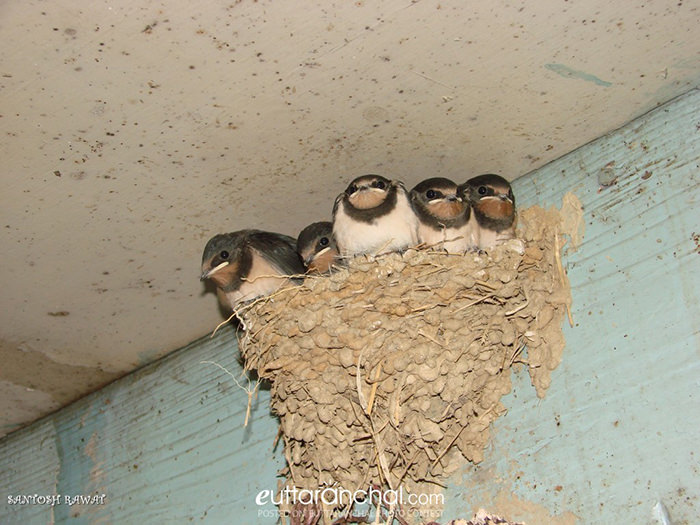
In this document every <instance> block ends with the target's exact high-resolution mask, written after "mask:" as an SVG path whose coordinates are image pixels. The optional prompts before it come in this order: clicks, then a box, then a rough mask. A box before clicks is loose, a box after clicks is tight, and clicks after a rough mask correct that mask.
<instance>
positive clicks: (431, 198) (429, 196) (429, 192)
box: [425, 190, 437, 200]
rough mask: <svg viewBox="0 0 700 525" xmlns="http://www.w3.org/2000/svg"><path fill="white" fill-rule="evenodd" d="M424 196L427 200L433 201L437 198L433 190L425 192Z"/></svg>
mask: <svg viewBox="0 0 700 525" xmlns="http://www.w3.org/2000/svg"><path fill="white" fill-rule="evenodd" d="M425 196H426V197H428V199H430V200H433V199H434V198H435V197H437V193H435V190H428V191H426V192H425Z"/></svg>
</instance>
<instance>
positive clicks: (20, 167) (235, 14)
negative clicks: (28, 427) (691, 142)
mask: <svg viewBox="0 0 700 525" xmlns="http://www.w3.org/2000/svg"><path fill="white" fill-rule="evenodd" d="M698 22H700V0H692V1H678V2H672V3H670V2H666V1H661V0H650V1H648V2H645V3H644V4H643V5H642V4H639V3H633V2H611V1H609V0H605V1H603V0H587V1H563V0H556V1H555V0H540V1H538V2H476V1H474V2H463V1H457V0H443V1H439V2H438V1H427V0H422V1H414V2H411V1H410V0H386V1H381V2H379V1H376V2H368V1H355V2H321V1H311V0H297V1H294V2H292V1H287V2H274V3H273V2H268V1H248V0H231V1H229V2H201V3H198V2H190V1H188V2H185V1H183V0H173V1H167V2H165V1H163V2H142V1H138V2H137V1H134V0H123V1H117V2H107V1H104V0H94V1H91V2H79V1H75V0H73V1H69V0H55V1H39V0H34V1H31V0H29V1H25V0H22V1H19V0H15V1H8V0H6V1H4V2H2V4H0V37H1V39H2V40H1V42H2V49H1V50H0V56H1V57H2V66H1V71H0V73H1V74H2V77H1V78H0V82H1V83H0V86H1V87H2V107H1V115H2V116H1V117H0V126H2V133H3V135H2V136H3V140H2V158H3V166H4V167H3V168H2V175H1V176H2V180H1V182H2V192H1V194H2V201H1V202H2V207H1V210H2V211H1V213H2V223H1V226H2V228H1V229H0V231H1V232H2V233H1V235H2V251H3V257H2V260H3V264H2V272H1V273H0V286H1V289H2V296H1V299H0V300H1V301H2V305H1V306H2V312H3V313H2V333H0V363H1V365H0V367H1V368H0V434H2V433H6V432H8V431H11V430H13V429H15V428H17V427H18V426H19V425H20V424H22V423H26V422H28V421H31V420H33V419H35V418H37V417H39V416H41V415H43V414H45V413H47V412H49V411H51V410H54V409H55V408H57V407H59V406H61V405H63V404H65V403H66V402H68V401H70V400H72V399H75V398H76V397H77V396H80V395H82V394H85V393H87V392H89V391H91V390H93V389H94V388H96V387H97V386H99V385H100V384H103V383H104V382H106V381H109V380H110V379H112V378H115V377H118V376H119V375H122V374H124V373H126V372H128V371H130V370H132V369H134V368H136V367H138V366H141V365H143V364H145V363H147V362H150V361H152V360H154V359H156V358H158V357H160V356H162V355H164V354H166V353H167V352H169V351H171V350H173V349H175V348H178V347H180V346H182V345H183V344H185V343H187V342H189V341H191V340H193V339H195V338H197V337H199V336H201V335H204V334H206V333H207V332H208V331H210V330H211V329H213V328H214V327H215V326H216V324H217V323H218V322H219V321H220V320H221V319H222V315H221V312H220V311H219V309H218V307H217V305H216V297H215V296H214V295H213V294H211V293H204V292H205V289H204V286H203V285H202V284H201V283H200V282H199V279H198V277H199V266H200V258H201V251H202V249H203V247H204V244H205V242H206V240H207V239H208V238H209V237H211V236H212V235H214V234H215V233H218V232H225V231H232V230H237V229H241V228H246V227H256V228H261V229H270V230H275V231H280V232H283V233H287V234H291V235H296V234H297V233H298V231H299V230H300V229H301V228H302V227H304V226H305V225H307V224H308V223H310V222H312V221H316V220H323V219H328V218H329V216H330V211H331V207H332V202H333V198H334V197H335V195H337V194H338V193H339V192H340V191H342V189H343V188H344V187H345V186H346V184H347V182H348V181H349V180H350V179H351V178H353V177H355V176H357V175H360V174H363V173H369V172H375V173H381V174H383V175H385V176H388V177H393V178H401V179H403V180H405V181H406V183H407V184H408V185H409V186H413V185H414V184H416V183H417V182H419V181H420V180H421V179H423V178H427V177H430V176H446V177H450V178H453V179H455V180H457V181H458V182H463V181H464V180H466V179H467V178H468V177H470V176H472V175H475V174H479V173H483V172H496V173H501V174H503V175H505V176H507V177H508V178H510V179H512V178H515V177H517V176H520V175H522V174H525V173H527V172H529V171H531V170H533V169H535V168H537V167H539V166H541V165H543V164H545V163H546V162H548V161H550V160H552V159H555V158H557V157H560V156H561V155H563V154H565V153H567V152H569V151H571V150H573V149H575V148H576V147H578V146H580V145H582V144H584V143H586V142H588V141H590V140H592V139H594V138H596V137H598V136H600V135H602V134H605V133H606V132H608V131H610V130H612V129H615V128H617V127H619V126H621V125H622V124H624V123H626V122H628V121H629V120H631V119H633V118H634V117H636V116H638V115H640V114H642V113H644V112H645V111H647V110H649V109H651V108H653V107H655V106H657V105H658V104H661V103H663V102H665V101H667V100H669V99H671V98H673V97H675V96H676V95H679V94H681V93H684V92H686V91H688V90H689V89H691V88H693V87H695V86H697V85H698V84H699V83H700V54H699V51H700V31H698Z"/></svg>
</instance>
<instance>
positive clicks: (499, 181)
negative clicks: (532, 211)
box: [460, 174, 515, 250]
mask: <svg viewBox="0 0 700 525" xmlns="http://www.w3.org/2000/svg"><path fill="white" fill-rule="evenodd" d="M460 191H461V192H462V194H463V195H464V197H465V198H466V199H467V200H468V201H469V203H470V204H471V207H472V212H473V213H474V217H475V218H476V224H477V228H476V230H477V235H476V237H477V239H478V246H479V248H480V249H482V250H483V249H486V248H491V247H493V246H496V245H498V244H503V243H504V242H505V241H507V240H508V239H512V238H513V237H515V196H514V195H513V190H512V188H511V187H510V183H509V182H508V181H507V180H506V179H504V178H503V177H501V176H499V175H493V174H486V175H479V176H478V177H474V178H472V179H469V180H468V181H467V182H465V183H464V184H462V185H461V186H460Z"/></svg>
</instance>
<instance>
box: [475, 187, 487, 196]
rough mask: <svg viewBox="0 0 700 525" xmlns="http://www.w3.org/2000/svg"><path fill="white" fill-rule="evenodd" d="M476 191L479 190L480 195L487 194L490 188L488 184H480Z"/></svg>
mask: <svg viewBox="0 0 700 525" xmlns="http://www.w3.org/2000/svg"><path fill="white" fill-rule="evenodd" d="M476 191H477V192H479V195H486V194H487V193H488V192H489V189H488V188H487V187H486V186H479V189H478V190H476Z"/></svg>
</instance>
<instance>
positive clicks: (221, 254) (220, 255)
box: [219, 250, 228, 259]
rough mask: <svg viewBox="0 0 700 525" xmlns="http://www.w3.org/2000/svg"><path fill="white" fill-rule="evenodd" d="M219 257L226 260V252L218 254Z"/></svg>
mask: <svg viewBox="0 0 700 525" xmlns="http://www.w3.org/2000/svg"><path fill="white" fill-rule="evenodd" d="M219 257H221V258H222V259H228V252H227V251H226V250H223V251H222V252H221V253H220V254H219Z"/></svg>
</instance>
